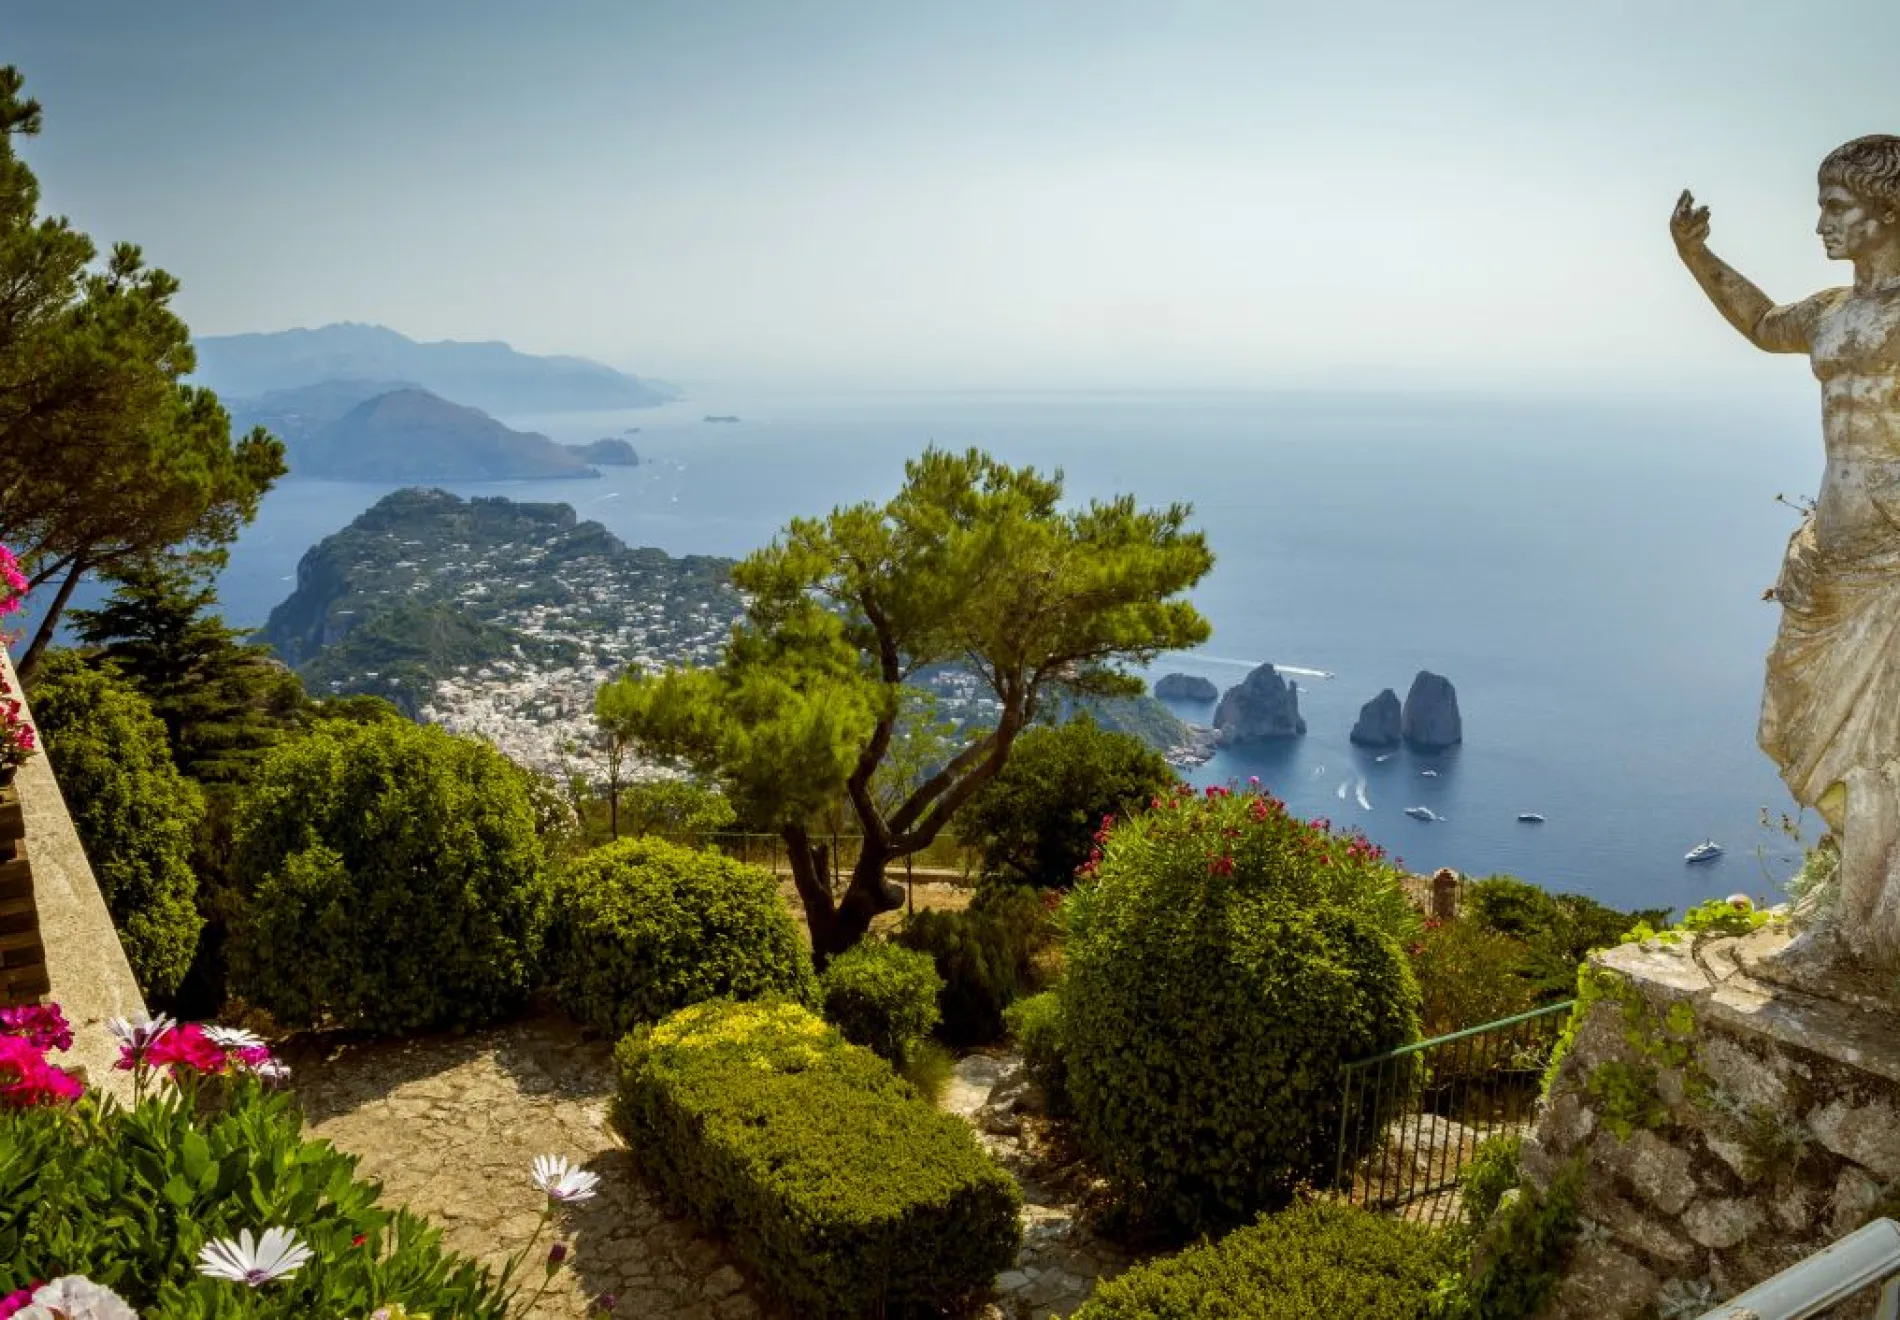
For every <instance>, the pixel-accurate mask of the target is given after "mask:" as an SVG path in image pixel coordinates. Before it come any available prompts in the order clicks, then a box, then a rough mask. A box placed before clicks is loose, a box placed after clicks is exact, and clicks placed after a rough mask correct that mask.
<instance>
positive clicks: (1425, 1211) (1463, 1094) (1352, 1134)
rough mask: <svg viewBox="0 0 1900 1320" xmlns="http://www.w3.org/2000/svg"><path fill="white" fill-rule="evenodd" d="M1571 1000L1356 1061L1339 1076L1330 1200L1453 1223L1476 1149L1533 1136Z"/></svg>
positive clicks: (1342, 1067) (1568, 1018)
mask: <svg viewBox="0 0 1900 1320" xmlns="http://www.w3.org/2000/svg"><path fill="white" fill-rule="evenodd" d="M1574 1005H1575V1001H1574V1000H1566V1001H1565V1002H1564V1003H1561V1004H1550V1005H1547V1006H1546V1007H1543V1008H1534V1009H1532V1010H1531V1011H1530V1012H1528V1013H1519V1014H1518V1015H1517V1016H1516V1017H1508V1018H1504V1019H1502V1020H1501V1021H1497V1022H1486V1023H1484V1024H1482V1025H1481V1026H1476V1027H1468V1028H1466V1029H1465V1030H1463V1031H1454V1032H1452V1033H1451V1034H1450V1035H1447V1036H1438V1037H1435V1038H1433V1039H1431V1040H1422V1041H1419V1042H1417V1043H1416V1044H1412V1045H1404V1046H1401V1047H1400V1048H1398V1049H1395V1050H1387V1051H1386V1052H1385V1053H1383V1054H1374V1055H1371V1056H1369V1057H1367V1058H1364V1059H1355V1060H1353V1061H1352V1062H1351V1063H1347V1064H1344V1065H1342V1066H1341V1067H1340V1070H1339V1091H1340V1105H1339V1145H1338V1148H1337V1153H1336V1155H1335V1158H1334V1165H1333V1187H1334V1189H1335V1193H1336V1195H1338V1196H1340V1197H1341V1198H1343V1199H1345V1200H1347V1201H1350V1202H1352V1203H1354V1204H1357V1205H1363V1206H1366V1207H1367V1208H1369V1209H1375V1210H1399V1209H1404V1210H1405V1212H1406V1214H1407V1216H1408V1217H1409V1218H1416V1219H1420V1220H1422V1221H1424V1222H1426V1223H1429V1224H1439V1223H1444V1222H1447V1221H1449V1220H1450V1219H1451V1218H1452V1217H1453V1215H1454V1214H1455V1212H1456V1198H1455V1197H1452V1196H1451V1195H1449V1193H1450V1192H1451V1191H1452V1190H1453V1189H1454V1188H1456V1187H1457V1186H1458V1185H1459V1183H1460V1182H1461V1181H1462V1180H1463V1177H1464V1169H1465V1166H1466V1165H1467V1164H1469V1163H1470V1162H1471V1157H1472V1155H1473V1154H1474V1153H1475V1152H1476V1150H1477V1148H1478V1146H1479V1145H1481V1144H1482V1143H1483V1142H1485V1141H1486V1140H1488V1139H1490V1138H1491V1137H1494V1136H1502V1135H1508V1134H1511V1133H1522V1132H1525V1131H1528V1130H1529V1127H1530V1122H1531V1118H1532V1116H1533V1114H1534V1113H1535V1110H1536V1107H1537V1098H1538V1094H1539V1092H1540V1090H1541V1089H1542V1082H1543V1076H1544V1070H1545V1068H1546V1067H1547V1066H1548V1064H1549V1062H1550V1053H1551V1049H1552V1047H1553V1046H1554V1045H1555V1044H1556V1043H1557V1038H1558V1037H1559V1036H1560V1035H1561V1034H1562V1033H1563V1029H1564V1026H1565V1024H1566V1023H1567V1022H1568V1021H1569V1020H1570V1010H1571V1008H1572V1007H1573V1006H1574Z"/></svg>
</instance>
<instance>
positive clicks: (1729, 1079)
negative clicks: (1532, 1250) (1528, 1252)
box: [1523, 930, 1900, 1320]
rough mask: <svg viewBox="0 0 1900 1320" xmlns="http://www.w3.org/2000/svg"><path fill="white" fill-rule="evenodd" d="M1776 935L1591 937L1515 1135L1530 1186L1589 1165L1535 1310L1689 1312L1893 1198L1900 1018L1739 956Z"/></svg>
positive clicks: (1886, 1208)
mask: <svg viewBox="0 0 1900 1320" xmlns="http://www.w3.org/2000/svg"><path fill="white" fill-rule="evenodd" d="M1786 938H1787V937H1786V935H1785V934H1782V933H1779V932H1776V931H1772V930H1764V931H1761V932H1757V933H1756V934H1754V935H1751V936H1747V937H1745V938H1742V939H1736V938H1719V937H1718V938H1709V937H1701V938H1698V937H1694V936H1690V935H1687V934H1683V935H1680V936H1678V937H1677V938H1676V939H1675V940H1674V941H1673V942H1668V941H1667V940H1666V939H1665V940H1664V941H1654V940H1652V941H1649V942H1647V943H1645V944H1640V945H1637V944H1630V945H1624V946H1622V947H1621V948H1617V949H1611V950H1607V951H1605V952H1603V953H1599V954H1596V955H1594V956H1593V957H1592V959H1591V963H1590V967H1589V969H1588V970H1587V971H1586V972H1585V976H1584V999H1583V1008H1582V1011H1581V1012H1580V1013H1579V1014H1578V1015H1577V1017H1576V1018H1575V1020H1574V1032H1575V1034H1574V1037H1573V1038H1572V1041H1571V1043H1570V1045H1569V1046H1568V1048H1567V1050H1566V1051H1565V1053H1564V1054H1563V1055H1562V1058H1561V1062H1560V1063H1559V1065H1558V1068H1557V1070H1556V1072H1555V1075H1554V1076H1553V1078H1552V1082H1551V1086H1550V1090H1549V1093H1548V1095H1547V1097H1546V1099H1545V1104H1544V1107H1543V1109H1542V1110H1541V1112H1540V1116H1539V1120H1538V1123H1537V1127H1536V1130H1535V1132H1534V1133H1533V1135H1532V1136H1531V1137H1530V1138H1529V1139H1528V1140H1527V1141H1526V1143H1525V1146H1524V1153H1523V1167H1524V1172H1525V1175H1526V1177H1527V1178H1528V1180H1529V1181H1530V1182H1531V1183H1532V1184H1533V1185H1535V1186H1537V1187H1538V1188H1540V1189H1547V1188H1548V1187H1549V1186H1550V1185H1551V1183H1552V1181H1553V1179H1555V1178H1557V1177H1558V1176H1559V1175H1560V1174H1561V1173H1562V1172H1563V1171H1564V1170H1565V1169H1567V1168H1579V1169H1580V1173H1581V1182H1580V1184H1579V1187H1580V1190H1579V1192H1578V1194H1577V1204H1578V1210H1579V1212H1580V1216H1581V1219H1582V1223H1583V1227H1582V1230H1581V1232H1580V1233H1579V1235H1578V1238H1577V1243H1576V1247H1575V1252H1574V1255H1573V1257H1572V1260H1571V1264H1570V1267H1569V1271H1568V1273H1567V1275H1566V1276H1565V1278H1564V1280H1563V1282H1562V1284H1561V1285H1560V1286H1559V1288H1558V1291H1557V1294H1556V1296H1555V1299H1554V1301H1553V1302H1552V1304H1551V1306H1550V1307H1549V1308H1548V1309H1547V1311H1546V1315H1547V1316H1549V1317H1553V1318H1557V1317H1561V1318H1562V1320H1571V1318H1572V1317H1575V1318H1576V1320H1582V1318H1583V1317H1586V1316H1588V1317H1592V1318H1593V1320H1595V1318H1597V1317H1602V1318H1603V1320H1614V1318H1618V1317H1636V1316H1649V1315H1658V1314H1660V1315H1664V1316H1668V1315H1672V1314H1681V1315H1690V1316H1694V1315H1699V1314H1701V1311H1702V1310H1704V1309H1707V1308H1708V1306H1712V1305H1714V1304H1715V1303H1717V1302H1720V1301H1722V1300H1724V1299H1726V1298H1729V1297H1732V1296H1734V1295H1736V1294H1737V1293H1740V1292H1742V1291H1744V1290H1745V1289H1747V1288H1749V1287H1752V1286H1753V1285H1755V1284H1757V1283H1759V1282H1761V1281H1762V1280H1763V1279H1766V1278H1768V1277H1769V1276H1771V1275H1773V1274H1776V1273H1778V1272H1780V1271H1781V1270H1783V1269H1786V1268H1787V1267H1788V1266H1790V1265H1792V1264H1794V1263H1795V1262H1796V1261H1798V1260H1800V1259H1802V1258H1803V1257H1805V1256H1808V1255H1810V1254H1812V1253H1813V1252H1815V1251H1817V1250H1819V1249H1820V1248H1821V1247H1824V1246H1826V1245H1827V1244H1828V1243H1829V1242H1832V1241H1834V1240H1835V1239H1836V1238H1838V1237H1840V1236H1841V1235H1842V1234H1844V1233H1848V1232H1851V1231H1852V1230H1853V1229H1855V1228H1857V1227H1859V1226H1860V1225H1861V1224H1863V1223H1865V1222H1867V1221H1868V1220H1869V1219H1872V1218H1875V1217H1877V1216H1878V1215H1880V1214H1885V1213H1892V1212H1893V1210H1894V1209H1895V1207H1896V1204H1900V1203H1896V1201H1895V1199H1894V1198H1895V1196H1896V1193H1897V1192H1900V1032H1896V1031H1895V1030H1894V1025H1895V1019H1894V1017H1893V1016H1892V1015H1891V1014H1890V1013H1888V1012H1884V1011H1880V1010H1878V1009H1876V1008H1875V1007H1874V1006H1872V1004H1870V1003H1868V1002H1867V1001H1864V1000H1863V1001H1859V1002H1855V1001H1852V1000H1842V999H1834V998H1825V997H1822V996H1820V995H1815V994H1808V993H1803V992H1801V991H1797V990H1792V989H1789V988H1787V987H1785V986H1781V985H1775V984H1770V983H1768V982H1766V981H1763V980H1761V979H1759V978H1758V977H1757V976H1756V975H1753V974H1751V970H1750V969H1751V968H1754V967H1756V966H1757V965H1758V964H1756V962H1755V959H1757V958H1758V957H1760V956H1761V955H1763V954H1764V953H1769V952H1772V951H1773V950H1774V949H1775V948H1776V947H1778V946H1779V945H1780V944H1782V943H1784V942H1785V940H1786ZM1705 1304H1706V1305H1705ZM1869 1305H1871V1302H1869ZM1849 1313H1850V1312H1841V1314H1849ZM1851 1313H1853V1314H1865V1313H1867V1312H1866V1311H1864V1310H1862V1309H1861V1308H1860V1307H1858V1306H1856V1307H1855V1308H1854V1310H1853V1312H1851Z"/></svg>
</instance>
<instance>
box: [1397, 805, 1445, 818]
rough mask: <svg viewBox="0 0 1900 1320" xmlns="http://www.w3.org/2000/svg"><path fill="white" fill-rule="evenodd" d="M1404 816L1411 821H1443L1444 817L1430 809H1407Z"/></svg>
mask: <svg viewBox="0 0 1900 1320" xmlns="http://www.w3.org/2000/svg"><path fill="white" fill-rule="evenodd" d="M1405 814H1406V815H1408V816H1410V817H1411V818H1412V819H1413V820H1443V819H1444V817H1443V816H1441V815H1439V814H1438V813H1437V812H1436V811H1433V810H1432V809H1431V808H1430V807H1407V808H1406V809H1405Z"/></svg>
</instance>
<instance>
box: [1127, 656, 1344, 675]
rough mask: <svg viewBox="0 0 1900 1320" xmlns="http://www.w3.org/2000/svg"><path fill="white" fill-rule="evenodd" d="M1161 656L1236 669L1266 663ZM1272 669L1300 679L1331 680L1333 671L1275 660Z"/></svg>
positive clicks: (1204, 657) (1254, 667) (1232, 658)
mask: <svg viewBox="0 0 1900 1320" xmlns="http://www.w3.org/2000/svg"><path fill="white" fill-rule="evenodd" d="M1163 654H1165V655H1178V656H1182V657H1184V658H1187V659H1193V660H1201V661H1204V662H1206V663H1207V664H1210V665H1232V666H1234V668H1236V669H1258V668H1260V666H1261V665H1263V664H1265V663H1266V661H1263V660H1241V659H1238V658H1236V657H1234V656H1231V655H1202V654H1201V653H1200V652H1199V651H1167V652H1163ZM1273 668H1274V669H1275V671H1276V672H1278V673H1282V674H1298V675H1300V676H1301V677H1302V678H1332V677H1333V676H1334V675H1333V671H1332V670H1330V669H1309V668H1307V667H1306V666H1304V665H1283V664H1281V663H1280V662H1279V661H1277V660H1276V661H1274V662H1273Z"/></svg>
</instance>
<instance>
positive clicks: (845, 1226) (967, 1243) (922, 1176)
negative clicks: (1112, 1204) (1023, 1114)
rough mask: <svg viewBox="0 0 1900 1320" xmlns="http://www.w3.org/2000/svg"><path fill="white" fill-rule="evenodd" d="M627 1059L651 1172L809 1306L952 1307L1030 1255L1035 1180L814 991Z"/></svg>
mask: <svg viewBox="0 0 1900 1320" xmlns="http://www.w3.org/2000/svg"><path fill="white" fill-rule="evenodd" d="M615 1059H616V1062H617V1063H618V1065H619V1069H620V1087H619V1096H618V1100H617V1103H616V1106H615V1122H616V1123H617V1125H618V1126H619V1128H620V1130H621V1132H622V1134H623V1135H624V1136H625V1137H626V1138H627V1142H628V1144H629V1145H630V1146H631V1147H632V1149H633V1153H634V1157H635V1158H636V1160H638V1162H639V1164H640V1167H641V1169H642V1171H643V1172H645V1173H646V1174H647V1175H648V1176H649V1177H651V1178H652V1179H653V1181H654V1182H655V1183H656V1184H657V1185H658V1186H659V1188H660V1189H661V1190H662V1191H663V1192H664V1193H665V1194H666V1196H667V1197H669V1198H670V1199H671V1200H672V1201H673V1202H674V1203H675V1204H676V1205H678V1206H680V1207H683V1208H684V1209H686V1210H687V1211H689V1212H690V1213H692V1214H693V1215H694V1216H695V1217H697V1218H698V1219H699V1220H700V1222H701V1223H703V1224H707V1225H716V1226H718V1227H719V1228H720V1229H721V1230H722V1231H723V1232H725V1233H726V1234H727V1235H728V1236H729V1237H730V1239H731V1241H732V1243H733V1245H734V1247H735V1248H736V1249H737V1251H738V1254H739V1255H740V1256H741V1257H742V1258H744V1259H745V1260H746V1261H748V1262H749V1263H750V1264H751V1265H752V1266H753V1267H754V1268H755V1269H756V1270H757V1271H758V1273H759V1275H760V1276H761V1277H762V1278H763V1279H764V1280H765V1281H766V1282H767V1283H768V1285H769V1286H770V1287H771V1288H772V1289H773V1290H775V1291H776V1292H777V1293H778V1294H779V1295H780V1297H781V1298H782V1299H783V1301H784V1302H785V1303H786V1304H787V1305H788V1307H789V1309H790V1310H791V1311H792V1312H793V1313H794V1314H796V1315H799V1316H808V1317H813V1320H820V1318H822V1317H838V1318H839V1320H858V1318H859V1317H869V1316H885V1315H889V1316H905V1315H936V1314H939V1308H941V1307H943V1306H944V1305H945V1304H946V1303H949V1302H952V1301H954V1300H955V1299H957V1298H959V1297H964V1296H968V1295H971V1294H974V1293H977V1292H980V1291H982V1290H983V1289H985V1288H987V1287H988V1286H989V1284H990V1281H991V1279H992V1278H993V1277H994V1276H995V1274H996V1273H997V1271H999V1270H1002V1269H1006V1268H1008V1266H1009V1264H1010V1262H1011V1261H1012V1260H1013V1259H1014V1257H1015V1253H1016V1248H1017V1245H1018V1242H1019V1239H1020V1230H1019V1228H1018V1225H1017V1218H1016V1216H1017V1211H1018V1209H1019V1207H1020V1204H1021V1194H1020V1193H1019V1191H1018V1190H1017V1187H1016V1183H1015V1181H1014V1180H1013V1179H1011V1178H1010V1176H1009V1175H1008V1174H1006V1173H1004V1172H1003V1171H1002V1170H1001V1169H1000V1168H998V1167H997V1166H996V1164H995V1163H994V1162H993V1161H991V1159H990V1158H989V1156H988V1155H986V1154H985V1153H984V1152H983V1149H982V1147H981V1146H980V1145H978V1143H977V1140H976V1136H975V1134H974V1133H973V1132H972V1131H971V1130H970V1127H969V1125H968V1124H966V1123H964V1122H963V1120H961V1119H959V1118H956V1117H954V1116H952V1115H950V1114H945V1113H942V1112H940V1111H939V1110H937V1109H936V1108H934V1107H933V1106H932V1105H930V1104H929V1103H927V1102H926V1101H924V1100H922V1099H921V1098H919V1097H918V1095H917V1094H916V1092H915V1091H913V1090H912V1089H911V1087H910V1086H909V1084H908V1083H906V1082H904V1081H903V1080H902V1079H901V1078H899V1077H898V1076H897V1075H896V1074H895V1073H894V1072H892V1071H891V1067H890V1065H889V1064H887V1063H886V1062H884V1060H882V1059H880V1058H878V1057H877V1056H876V1055H875V1054H873V1053H871V1052H870V1051H869V1050H867V1049H863V1048H861V1047H860V1046H856V1045H852V1044H850V1043H849V1042H847V1041H846V1040H845V1039H844V1037H843V1036H841V1035H839V1034H838V1033H837V1031H835V1030H834V1029H832V1028H830V1027H828V1026H826V1025H825V1023H824V1022H823V1021H822V1020H820V1019H819V1018H818V1017H817V1016H816V1015H815V1014H813V1013H811V1012H809V1011H808V1010H806V1009H804V1008H801V1007H799V1006H798V1005H796V1004H790V1003H783V1002H780V1003H772V1002H766V1003H754V1004H734V1003H729V1002H723V1001H715V1002H709V1003H704V1004H696V1005H694V1006H693V1007H691V1008H686V1009H682V1010H681V1011H680V1012H678V1013H675V1014H674V1015H673V1016H672V1017H670V1018H668V1019H666V1021H664V1022H662V1023H660V1024H659V1025H658V1026H656V1027H642V1028H640V1029H638V1030H636V1031H635V1032H633V1033H632V1034H631V1035H629V1036H628V1037H627V1038H626V1039H625V1040H623V1041H622V1042H621V1043H620V1046H619V1048H618V1049H617V1050H616V1052H615Z"/></svg>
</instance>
